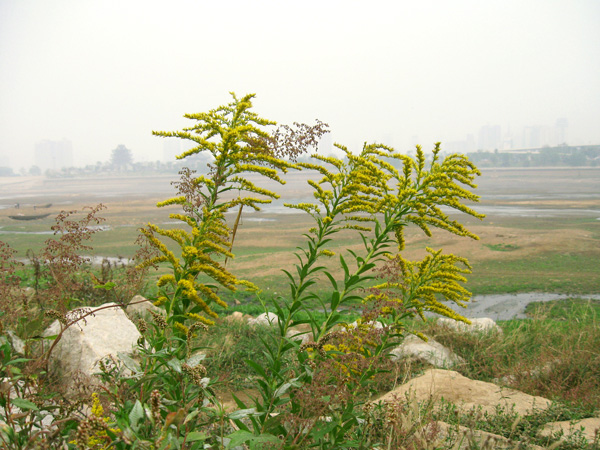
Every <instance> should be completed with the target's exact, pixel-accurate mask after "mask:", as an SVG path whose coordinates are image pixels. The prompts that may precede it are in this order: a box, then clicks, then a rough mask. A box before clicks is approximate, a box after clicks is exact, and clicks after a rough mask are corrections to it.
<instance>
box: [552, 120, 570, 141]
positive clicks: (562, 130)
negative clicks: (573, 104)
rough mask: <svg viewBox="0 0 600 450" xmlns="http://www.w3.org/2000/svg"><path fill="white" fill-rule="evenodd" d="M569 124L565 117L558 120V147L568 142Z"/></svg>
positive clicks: (556, 126) (556, 127)
mask: <svg viewBox="0 0 600 450" xmlns="http://www.w3.org/2000/svg"><path fill="white" fill-rule="evenodd" d="M568 127H569V122H568V121H567V119H565V118H564V117H561V118H559V119H556V125H555V129H556V145H561V144H565V143H566V142H567V128H568Z"/></svg>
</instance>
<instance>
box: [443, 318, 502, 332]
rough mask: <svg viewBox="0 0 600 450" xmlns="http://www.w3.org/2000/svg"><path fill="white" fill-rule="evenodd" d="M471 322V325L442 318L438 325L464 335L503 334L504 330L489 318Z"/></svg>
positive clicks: (471, 320)
mask: <svg viewBox="0 0 600 450" xmlns="http://www.w3.org/2000/svg"><path fill="white" fill-rule="evenodd" d="M469 321H470V322H471V324H470V325H469V324H466V323H464V322H459V321H457V320H454V319H448V318H445V317H442V318H440V319H438V321H437V323H438V325H441V326H444V327H446V328H450V329H451V330H456V331H460V332H464V333H502V328H500V327H499V326H498V325H497V324H496V322H494V320H493V319H490V318H489V317H480V318H476V319H469Z"/></svg>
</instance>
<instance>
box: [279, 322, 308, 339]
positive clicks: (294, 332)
mask: <svg viewBox="0 0 600 450" xmlns="http://www.w3.org/2000/svg"><path fill="white" fill-rule="evenodd" d="M285 337H287V338H290V339H292V340H294V341H298V342H300V343H301V344H305V343H306V342H310V341H312V340H313V339H314V337H313V334H312V328H311V326H310V325H308V324H306V323H305V324H302V325H296V326H295V327H292V328H290V329H289V330H288V331H287V333H286V334H285Z"/></svg>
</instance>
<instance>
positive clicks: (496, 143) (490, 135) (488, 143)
mask: <svg viewBox="0 0 600 450" xmlns="http://www.w3.org/2000/svg"><path fill="white" fill-rule="evenodd" d="M501 147H502V129H501V128H500V125H486V126H484V127H481V128H480V129H479V140H478V141H477V148H478V149H480V150H495V149H499V148H501Z"/></svg>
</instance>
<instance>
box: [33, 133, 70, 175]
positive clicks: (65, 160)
mask: <svg viewBox="0 0 600 450" xmlns="http://www.w3.org/2000/svg"><path fill="white" fill-rule="evenodd" d="M34 160H35V165H36V166H38V167H39V168H40V169H41V170H42V171H46V170H60V169H62V168H63V167H72V166H73V144H72V143H71V141H68V140H67V139H63V140H62V141H50V140H44V141H40V142H38V143H36V144H35V154H34Z"/></svg>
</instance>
